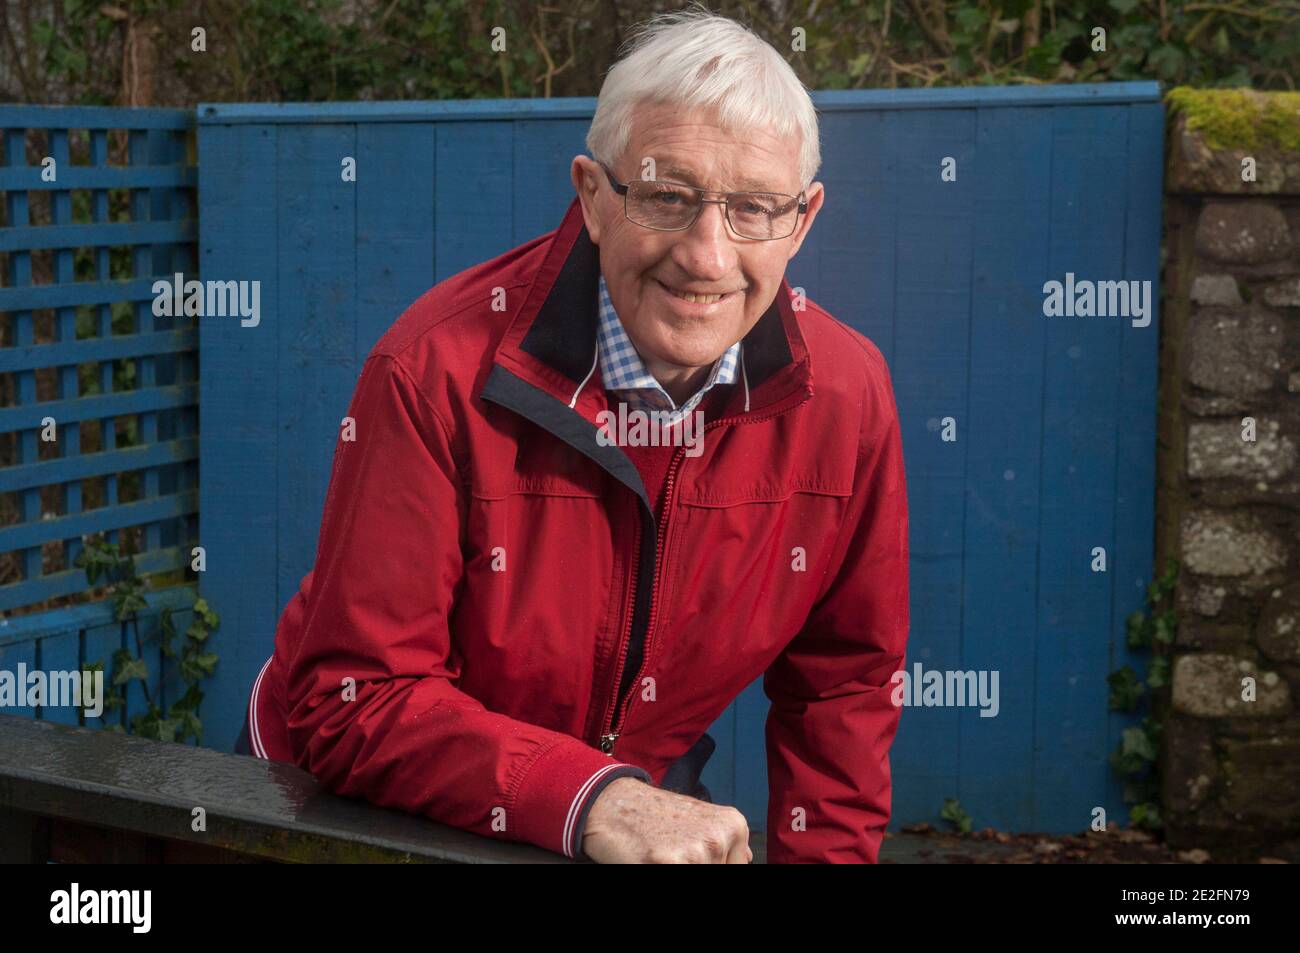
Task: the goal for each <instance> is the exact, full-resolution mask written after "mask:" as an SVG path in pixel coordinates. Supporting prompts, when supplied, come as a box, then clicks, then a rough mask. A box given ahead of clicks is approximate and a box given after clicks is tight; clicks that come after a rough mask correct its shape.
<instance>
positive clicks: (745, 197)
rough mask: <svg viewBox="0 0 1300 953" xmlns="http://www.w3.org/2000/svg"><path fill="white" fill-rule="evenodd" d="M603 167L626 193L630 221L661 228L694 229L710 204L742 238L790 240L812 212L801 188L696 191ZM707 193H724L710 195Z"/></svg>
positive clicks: (619, 190) (613, 183) (625, 207)
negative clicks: (620, 175)
mask: <svg viewBox="0 0 1300 953" xmlns="http://www.w3.org/2000/svg"><path fill="white" fill-rule="evenodd" d="M600 167H601V168H602V169H604V170H605V175H606V176H608V177H609V184H610V186H611V187H612V188H613V189H614V191H615V192H617V193H618V194H619V195H621V196H623V214H624V215H625V216H626V217H627V220H628V221H629V222H632V223H633V224H634V225H641V226H643V227H645V228H653V229H655V230H657V231H661V232H680V231H682V230H684V229H687V228H690V227H691V226H692V225H694V224H695V222H696V220H697V219H698V218H699V217H700V213H701V212H702V211H703V210H704V206H705V205H706V204H709V205H721V206H722V207H723V213H724V215H725V217H726V219H727V224H728V225H729V226H730V227H731V230H732V231H733V232H734V233H735V234H736V235H737V236H738V237H740V238H745V239H749V240H751V241H760V242H770V241H773V240H775V239H779V238H788V237H789V236H790V235H792V234H794V230H795V229H796V228H798V226H799V216H800V215H802V214H803V213H805V212H807V211H808V201H807V197H806V196H805V195H804V193H803V192H800V193H799V194H798V195H787V194H785V193H783V192H718V191H715V190H712V189H697V188H695V187H694V186H692V185H682V184H681V183H680V182H660V181H658V180H647V179H632V180H631V181H630V182H620V181H619V180H618V179H616V178H614V173H613V172H611V171H610V169H609V166H607V165H605V163H603V162H601V163H600ZM705 195H721V196H723V198H721V199H707V198H705V197H704V196H705Z"/></svg>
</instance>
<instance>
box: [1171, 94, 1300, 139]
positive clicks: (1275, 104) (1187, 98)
mask: <svg viewBox="0 0 1300 953" xmlns="http://www.w3.org/2000/svg"><path fill="white" fill-rule="evenodd" d="M1166 101H1167V102H1168V104H1169V109H1170V114H1171V116H1172V115H1173V114H1175V113H1182V114H1183V115H1184V116H1186V117H1187V128H1188V129H1192V130H1195V131H1197V132H1199V133H1200V134H1201V135H1202V136H1203V137H1204V139H1205V142H1206V144H1207V145H1209V146H1211V147H1212V148H1215V149H1258V148H1267V147H1273V148H1281V149H1286V150H1294V151H1298V152H1300V93H1291V92H1277V93H1273V92H1270V93H1260V92H1255V91H1253V90H1249V89H1192V88H1191V87H1190V86H1179V87H1177V88H1175V89H1171V90H1170V91H1169V93H1168V95H1167V96H1166Z"/></svg>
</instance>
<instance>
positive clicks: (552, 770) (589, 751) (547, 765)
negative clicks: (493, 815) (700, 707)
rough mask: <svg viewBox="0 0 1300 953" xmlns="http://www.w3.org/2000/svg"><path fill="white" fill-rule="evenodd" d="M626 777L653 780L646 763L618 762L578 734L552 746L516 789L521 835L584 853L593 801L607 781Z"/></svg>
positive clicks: (534, 841) (550, 847)
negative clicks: (583, 843)
mask: <svg viewBox="0 0 1300 953" xmlns="http://www.w3.org/2000/svg"><path fill="white" fill-rule="evenodd" d="M622 777H633V778H638V779H640V780H642V781H644V782H645V783H647V784H652V783H653V781H652V780H651V777H650V772H648V771H646V770H645V769H644V768H639V767H637V766H636V765H634V764H627V763H625V762H622V761H614V760H613V759H612V758H610V756H609V755H607V754H603V753H602V752H600V751H597V750H596V749H595V748H592V747H590V746H588V745H586V744H583V743H582V742H581V741H579V740H578V739H576V738H571V739H567V740H566V741H563V742H561V743H559V744H557V745H555V746H554V747H552V748H550V749H548V750H547V751H546V752H545V753H544V754H543V755H542V756H541V757H540V758H538V759H537V761H535V762H534V763H533V765H532V767H530V768H529V769H528V773H527V774H526V775H524V778H523V781H522V782H520V785H519V789H518V791H517V792H516V794H515V798H514V805H515V810H514V819H515V825H516V831H517V833H518V835H519V837H520V839H522V840H525V841H528V842H529V843H532V844H537V845H538V846H539V847H544V848H546V849H547V850H552V851H555V852H556V853H558V854H564V856H566V857H574V858H576V857H578V856H579V853H580V850H581V847H582V833H583V831H584V829H585V828H586V823H587V815H588V813H590V811H591V805H592V804H594V803H595V801H596V797H597V796H598V795H599V794H600V792H601V791H603V790H604V789H605V786H606V785H607V784H609V783H610V782H611V781H613V780H614V779H615V778H622Z"/></svg>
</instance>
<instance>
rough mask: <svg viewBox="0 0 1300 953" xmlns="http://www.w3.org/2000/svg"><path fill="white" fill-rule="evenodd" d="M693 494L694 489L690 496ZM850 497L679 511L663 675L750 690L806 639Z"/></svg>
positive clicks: (664, 621)
mask: <svg viewBox="0 0 1300 953" xmlns="http://www.w3.org/2000/svg"><path fill="white" fill-rule="evenodd" d="M683 489H684V490H686V489H687V488H685V487H684V488H683ZM850 496H851V493H850V490H849V488H847V487H841V488H835V489H826V488H818V489H816V490H809V489H795V488H793V487H791V486H789V485H787V486H785V487H778V488H776V491H774V492H771V493H766V494H746V495H744V496H743V497H742V496H739V495H737V496H733V497H731V498H730V499H708V498H705V497H701V496H700V495H699V494H696V493H692V492H690V491H689V490H688V491H687V492H685V493H683V496H682V497H681V498H679V500H678V501H677V507H676V511H675V513H674V515H673V526H672V539H671V541H670V544H669V550H670V552H669V558H670V560H671V566H669V567H668V571H667V573H666V574H665V577H664V578H665V579H666V580H667V586H666V587H664V590H663V603H662V611H661V612H660V614H659V618H660V620H661V622H660V623H657V624H656V633H657V634H656V636H655V651H654V653H653V658H654V661H655V663H656V664H657V666H659V667H662V668H664V669H665V670H667V669H668V668H669V667H671V668H673V669H679V667H680V669H679V670H682V671H691V672H700V673H701V675H704V674H705V673H711V675H712V676H713V677H719V678H721V677H725V678H729V679H730V678H734V679H736V680H737V681H738V683H739V686H740V687H741V688H743V687H744V685H747V684H749V681H752V679H753V678H754V677H757V674H758V673H760V672H762V671H763V670H764V669H765V668H766V667H767V665H768V664H769V663H770V662H771V660H772V659H773V658H774V657H775V656H776V655H777V654H778V653H779V652H780V651H781V649H782V648H784V646H785V645H786V643H788V642H789V640H790V639H792V638H793V637H794V636H795V635H796V634H797V632H798V630H799V627H800V626H801V625H802V624H803V621H804V620H805V619H806V618H807V616H808V613H809V611H810V610H811V609H812V606H813V604H814V602H815V601H816V599H817V595H818V593H820V592H821V591H822V589H823V588H824V586H825V584H826V583H828V582H829V578H828V571H829V569H830V567H831V563H832V561H833V560H834V558H835V555H836V554H835V550H836V547H837V545H838V544H839V541H840V533H839V530H840V527H841V526H842V525H843V516H844V513H845V510H846V509H847V506H848V503H849V499H850Z"/></svg>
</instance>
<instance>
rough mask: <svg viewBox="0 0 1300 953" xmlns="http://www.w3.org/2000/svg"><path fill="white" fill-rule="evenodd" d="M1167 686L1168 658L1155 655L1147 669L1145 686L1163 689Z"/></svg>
mask: <svg viewBox="0 0 1300 953" xmlns="http://www.w3.org/2000/svg"><path fill="white" fill-rule="evenodd" d="M1168 684H1169V656H1167V655H1157V656H1156V657H1155V658H1153V659H1152V660H1151V664H1150V665H1149V666H1148V667H1147V686H1148V687H1150V688H1153V689H1154V688H1164V687H1165V686H1166V685H1168Z"/></svg>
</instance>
